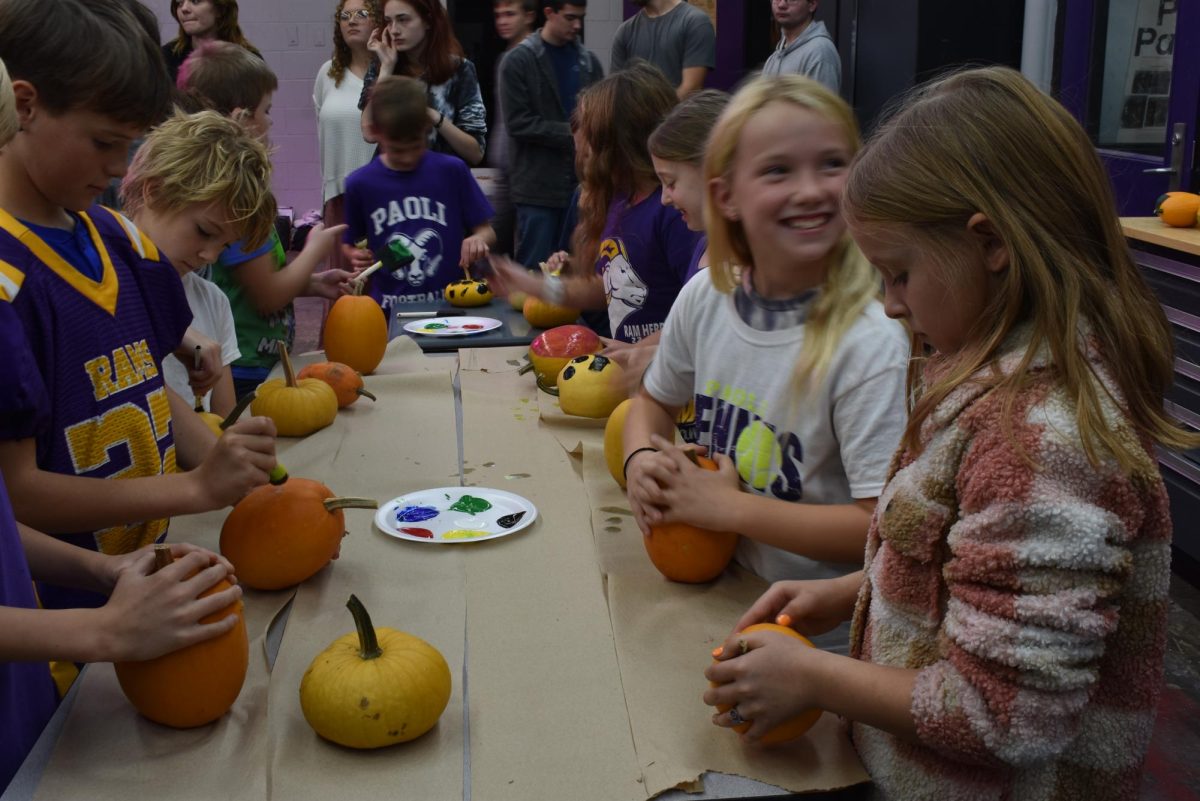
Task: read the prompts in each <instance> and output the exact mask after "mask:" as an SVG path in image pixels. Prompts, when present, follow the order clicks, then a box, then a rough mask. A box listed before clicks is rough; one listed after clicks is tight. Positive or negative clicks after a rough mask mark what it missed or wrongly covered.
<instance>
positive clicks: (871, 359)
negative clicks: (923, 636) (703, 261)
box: [645, 272, 909, 581]
mask: <svg viewBox="0 0 1200 801" xmlns="http://www.w3.org/2000/svg"><path fill="white" fill-rule="evenodd" d="M804 332H805V327H804V326H803V325H799V326H795V327H792V328H785V329H781V330H776V331H758V330H755V329H754V328H751V327H750V326H748V325H746V323H744V322H743V321H742V319H741V318H740V317H739V316H738V313H737V310H736V308H735V306H734V300H733V296H732V295H726V294H723V293H721V292H719V291H718V290H717V289H716V288H715V287H714V286H713V283H712V279H711V277H710V276H709V274H708V273H707V272H704V273H700V274H699V275H697V276H696V277H695V279H693V280H692V281H689V282H688V283H687V284H686V285H685V286H684V288H683V291H682V292H680V293H679V298H678V299H677V300H676V301H675V305H674V306H672V307H671V312H670V314H669V315H668V316H667V322H666V326H665V327H664V329H663V336H662V340H661V341H660V343H659V347H658V354H657V356H656V357H655V359H654V362H653V363H652V364H651V365H650V368H649V370H647V372H646V377H645V387H646V391H647V392H649V393H650V395H651V396H652V397H654V398H655V399H656V400H658V401H659V402H660V403H663V404H664V405H667V406H672V407H682V406H684V405H685V404H686V403H687V402H688V401H689V400H692V399H693V398H694V399H695V401H696V423H695V426H696V431H695V433H696V442H697V444H699V445H704V446H707V447H708V449H709V451H710V452H714V453H724V454H727V455H728V456H729V457H730V458H731V459H733V461H734V464H735V465H737V467H738V473H739V474H740V475H741V478H742V489H743V490H746V491H748V492H754V493H756V494H759V495H767V496H770V497H775V498H781V499H783V500H786V501H792V502H802V503H824V504H845V503H851V502H853V501H854V500H855V499H859V498H874V497H877V496H878V495H879V493H880V491H881V490H882V489H883V485H884V482H885V481H886V479H887V470H888V465H889V463H890V462H891V458H892V454H893V453H894V452H895V450H896V448H897V446H898V445H899V443H900V435H901V433H902V432H903V429H904V422H905V417H906V410H905V404H904V381H905V371H906V366H907V363H908V356H909V353H908V348H909V346H908V338H907V336H906V335H905V333H904V329H903V327H902V326H901V325H900V324H899V323H897V322H895V321H894V320H889V319H888V318H887V317H886V316H885V315H884V313H883V306H882V305H881V304H880V303H878V302H874V303H872V304H871V305H869V306H868V307H867V308H866V309H865V310H864V311H863V313H862V316H861V317H860V318H859V319H858V321H856V322H855V323H854V325H853V326H851V328H850V330H849V331H848V332H847V333H846V335H845V336H844V337H843V339H842V342H841V343H840V344H839V345H838V348H837V352H836V353H835V355H834V358H833V361H832V363H831V365H830V368H829V372H828V374H827V376H826V378H825V380H824V382H823V383H822V385H820V387H819V388H818V389H817V390H815V391H813V392H811V393H808V395H807V396H806V397H804V398H803V399H798V398H797V394H796V392H797V390H796V388H795V365H796V364H797V362H798V360H799V356H800V348H801V345H803V343H804ZM737 560H738V562H739V563H740V564H742V565H743V566H744V567H746V568H748V569H750V570H752V571H754V572H755V573H757V574H758V575H760V576H762V577H763V578H764V579H766V580H767V581H778V580H780V579H800V578H832V577H834V576H840V575H845V574H846V573H849V572H853V571H854V570H859V569H861V568H862V562H861V561H860V562H857V563H855V564H834V563H828V562H818V561H815V560H813V559H809V558H807V557H804V556H800V555H799V554H794V553H790V552H788V551H784V550H781V549H779V548H775V547H772V546H769V545H763V544H760V543H758V542H756V541H754V540H751V539H749V538H747V537H742V539H741V542H740V543H739V544H738V551H737Z"/></svg>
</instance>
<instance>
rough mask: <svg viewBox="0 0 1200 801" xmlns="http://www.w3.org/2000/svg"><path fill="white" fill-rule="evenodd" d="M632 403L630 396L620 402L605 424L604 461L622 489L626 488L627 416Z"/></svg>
mask: <svg viewBox="0 0 1200 801" xmlns="http://www.w3.org/2000/svg"><path fill="white" fill-rule="evenodd" d="M632 403H633V401H632V400H631V399H629V398H626V399H625V400H623V401H621V402H620V403H618V404H617V408H615V409H613V412H612V414H610V415H609V416H608V422H607V423H605V424H604V461H605V463H606V464H607V465H608V472H609V473H610V474H611V475H612V477H613V480H614V481H616V482H617V484H618V485H619V486H620V487H621V489H625V443H624V437H625V416H626V415H627V414H629V406H630V405H631V404H632Z"/></svg>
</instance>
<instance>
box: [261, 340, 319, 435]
mask: <svg viewBox="0 0 1200 801" xmlns="http://www.w3.org/2000/svg"><path fill="white" fill-rule="evenodd" d="M279 356H280V358H281V359H282V360H283V374H284V378H273V379H271V380H270V381H264V382H263V383H261V384H259V385H258V390H257V391H256V394H255V396H254V400H253V402H251V404H250V412H251V413H252V414H260V415H264V416H266V417H270V418H271V419H272V420H274V421H275V430H276V431H277V432H278V434H279V436H281V437H306V436H308V435H309V434H311V433H312V432H314V431H317V430H319V429H322V428H324V427H325V426H327V425H329V424H330V423H332V422H333V419H334V418H335V417H337V410H338V398H337V393H336V392H334V391H333V387H331V386H329V385H328V384H326V383H325V382H324V381H322V380H321V379H319V378H302V379H300V380H299V381H297V380H296V373H295V372H294V371H293V370H292V360H291V359H290V358H289V357H288V352H287V348H286V347H285V346H284V344H283V343H282V342H280V343H279Z"/></svg>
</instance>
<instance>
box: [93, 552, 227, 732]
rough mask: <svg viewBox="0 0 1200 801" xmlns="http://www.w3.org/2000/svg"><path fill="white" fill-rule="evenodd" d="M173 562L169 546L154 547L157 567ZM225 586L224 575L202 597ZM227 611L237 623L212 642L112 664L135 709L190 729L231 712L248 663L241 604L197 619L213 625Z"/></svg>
mask: <svg viewBox="0 0 1200 801" xmlns="http://www.w3.org/2000/svg"><path fill="white" fill-rule="evenodd" d="M172 561H173V559H172V557H171V547H170V546H169V545H156V546H154V569H155V570H159V569H161V568H163V567H166V566H167V565H169V564H171V562H172ZM228 586H229V582H227V581H225V580H224V579H222V580H221V581H218V582H217V583H216V584H215V585H214V586H212V587H210V588H209V589H207V590H205V591H204V592H202V593H200V597H201V598H203V597H204V596H206V595H212V594H213V593H216V592H220V591H221V590H224V589H225V588H226V587H228ZM151 600H153V599H151ZM231 612H232V613H235V614H236V615H237V619H238V620H237V625H235V626H234V627H233V628H232V629H230V630H229V631H227V632H225V633H224V634H220V635H218V636H216V637H214V638H212V639H211V640H205V641H204V642H199V643H196V644H195V645H189V646H187V647H186V648H181V649H179V650H178V651H172V652H171V653H168V654H163V655H162V656H159V657H156V658H154V659H147V660H145V661H143V662H118V663H116V664H114V665H113V667H114V668H115V670H116V673H117V681H118V682H119V683H120V685H121V691H122V692H123V693H125V697H126V698H128V699H129V702H130V703H131V704H133V706H134V708H136V709H137V711H138V712H140V713H142V715H143V716H145V717H147V718H149V719H150V720H153V721H154V722H156V723H161V724H163V725H164V726H171V727H173V728H176V729H190V728H192V727H194V726H203V725H204V724H205V723H211V722H212V721H214V720H216V719H217V718H219V717H221V716H222V715H224V714H225V713H226V712H227V711H229V708H230V707H231V706H233V702H234V701H236V700H237V697H238V694H239V693H241V691H242V683H243V682H245V680H246V669H247V667H248V666H249V664H250V644H249V641H248V640H247V638H246V621H245V619H243V617H242V602H241V601H240V600H239V601H236V602H234V603H233V604H231V605H230V606H227V607H225V608H224V609H222V610H220V611H219V612H214V613H213V614H211V615H208V616H207V617H205V618H202V619H201V620H200V622H201V623H215V622H217V621H218V620H222V619H224V618H225V617H227V616H228V615H229V614H230V613H231Z"/></svg>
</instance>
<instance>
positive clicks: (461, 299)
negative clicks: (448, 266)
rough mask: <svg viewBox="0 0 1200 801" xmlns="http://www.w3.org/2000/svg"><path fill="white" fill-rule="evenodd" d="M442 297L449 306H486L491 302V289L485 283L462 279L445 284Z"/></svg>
mask: <svg viewBox="0 0 1200 801" xmlns="http://www.w3.org/2000/svg"><path fill="white" fill-rule="evenodd" d="M442 297H443V298H445V299H446V301H447V302H448V303H449V304H450V305H451V306H462V307H471V306H486V305H487V304H489V303H491V302H492V289H491V287H489V286H488V283H487V281H476V280H474V279H467V278H464V279H462V280H461V281H452V282H451V283H449V284H447V285H446V288H445V289H443V290H442Z"/></svg>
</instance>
